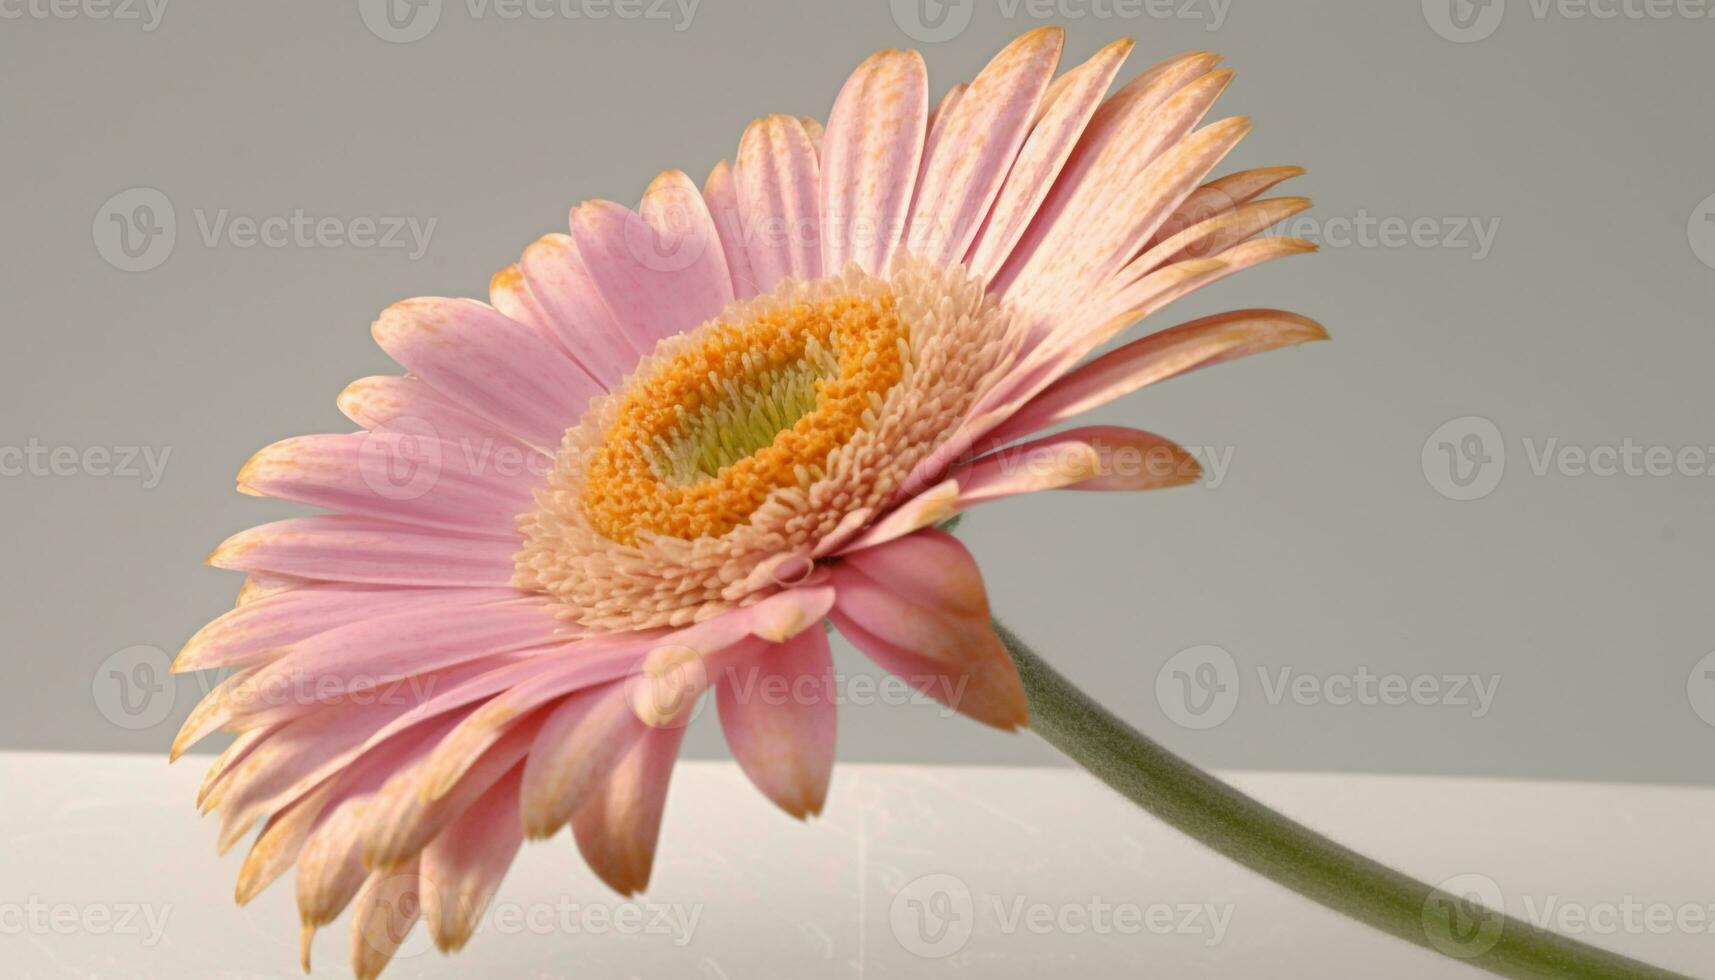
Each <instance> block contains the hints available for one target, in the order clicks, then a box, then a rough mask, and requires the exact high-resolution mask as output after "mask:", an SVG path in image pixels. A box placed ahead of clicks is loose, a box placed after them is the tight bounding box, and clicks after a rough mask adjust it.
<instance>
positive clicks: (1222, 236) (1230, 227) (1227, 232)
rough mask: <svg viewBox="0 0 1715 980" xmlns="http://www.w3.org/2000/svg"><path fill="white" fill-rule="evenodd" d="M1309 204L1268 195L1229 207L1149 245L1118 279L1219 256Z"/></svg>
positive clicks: (1296, 199) (1307, 199)
mask: <svg viewBox="0 0 1715 980" xmlns="http://www.w3.org/2000/svg"><path fill="white" fill-rule="evenodd" d="M1309 206H1310V199H1309V198H1308V197H1272V198H1269V199H1267V200H1263V201H1252V202H1250V203H1248V204H1241V205H1238V206H1237V207H1234V208H1230V209H1228V210H1226V211H1223V212H1221V213H1220V214H1217V215H1214V216H1213V217H1210V218H1207V219H1205V220H1203V221H1199V222H1197V223H1196V224H1194V225H1191V226H1189V227H1187V228H1185V229H1184V230H1183V231H1181V232H1179V233H1178V234H1177V235H1173V236H1171V237H1169V238H1166V239H1163V240H1161V241H1160V242H1158V243H1156V244H1155V245H1153V246H1151V247H1150V248H1149V249H1147V250H1146V251H1145V252H1144V253H1143V254H1142V255H1140V256H1138V257H1137V258H1135V259H1133V260H1132V261H1131V263H1130V264H1128V265H1127V266H1126V267H1125V269H1123V270H1121V272H1120V276H1119V278H1121V279H1132V278H1136V277H1137V276H1139V275H1142V274H1143V273H1145V272H1147V271H1148V270H1150V269H1154V268H1157V267H1159V266H1162V265H1165V264H1167V263H1169V262H1178V261H1183V260H1184V259H1200V258H1207V257H1209V256H1211V255H1219V254H1221V253H1222V252H1225V251H1226V250H1227V249H1229V248H1232V247H1233V246H1234V245H1237V244H1238V243H1240V242H1242V241H1244V240H1245V239H1247V238H1250V237H1251V236H1252V235H1255V234H1257V233H1259V232H1261V231H1263V230H1265V229H1267V228H1270V227H1273V226H1274V225H1276V224H1279V223H1280V222H1282V221H1285V220H1286V219H1287V218H1290V217H1292V216H1293V215H1295V214H1297V213H1299V212H1300V211H1303V210H1304V209H1305V208H1308V207H1309Z"/></svg>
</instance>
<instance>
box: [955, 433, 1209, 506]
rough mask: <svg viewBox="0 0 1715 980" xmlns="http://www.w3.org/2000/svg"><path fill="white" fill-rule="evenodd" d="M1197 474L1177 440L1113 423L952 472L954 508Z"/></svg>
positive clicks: (1179, 480) (1174, 481)
mask: <svg viewBox="0 0 1715 980" xmlns="http://www.w3.org/2000/svg"><path fill="white" fill-rule="evenodd" d="M1201 475H1202V469H1201V467H1199V466H1198V464H1197V461H1196V459H1194V458H1193V457H1192V456H1191V454H1190V453H1188V452H1186V451H1185V450H1184V449H1183V448H1181V447H1180V446H1179V445H1178V444H1176V443H1174V442H1172V441H1170V440H1168V439H1164V438H1162V437H1161V436H1158V435H1155V434H1154V433H1151V432H1144V431H1142V430H1140V429H1129V428H1125V427H1123V426H1114V425H1095V426H1087V427H1084V428H1078V429H1068V430H1067V431H1065V432H1059V433H1055V434H1054V435H1051V436H1045V437H1043V438H1041V439H1038V440H1035V441H1033V442H1027V443H1022V444H1020V445H1017V446H1008V447H1006V448H1005V449H1000V450H996V451H995V452H993V453H990V454H988V455H986V456H984V457H982V458H980V459H977V460H974V461H972V462H971V463H969V464H967V465H965V466H962V467H960V468H958V469H956V470H954V471H953V478H954V479H955V480H957V481H958V483H959V509H960V510H963V509H965V508H967V507H971V506H974V505H976V504H982V503H988V502H990V501H993V500H999V499H1001V498H1003V497H1012V496H1017V495H1018V494H1023V493H1034V492H1036V491H1038V490H1155V489H1160V488H1163V487H1177V486H1183V485H1185V484H1187V483H1192V482H1195V481H1196V479H1197V478H1198V477H1199V476H1201Z"/></svg>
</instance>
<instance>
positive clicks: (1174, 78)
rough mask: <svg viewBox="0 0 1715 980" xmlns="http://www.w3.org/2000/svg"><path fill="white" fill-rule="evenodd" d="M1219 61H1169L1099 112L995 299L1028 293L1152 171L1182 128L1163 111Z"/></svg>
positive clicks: (998, 282)
mask: <svg viewBox="0 0 1715 980" xmlns="http://www.w3.org/2000/svg"><path fill="white" fill-rule="evenodd" d="M1219 60H1220V59H1219V57H1218V56H1216V55H1212V54H1208V53H1207V52H1194V53H1192V54H1185V55H1179V56H1178V57H1176V58H1171V59H1168V60H1167V61H1164V62H1162V63H1160V64H1158V65H1156V66H1154V67H1152V68H1150V69H1149V70H1148V71H1146V72H1144V73H1143V74H1142V75H1140V76H1138V77H1137V78H1135V79H1133V80H1132V81H1131V82H1130V83H1129V84H1127V85H1126V86H1125V87H1124V88H1122V89H1120V91H1119V92H1117V93H1115V95H1114V96H1113V97H1112V98H1110V99H1109V100H1108V101H1107V102H1105V103H1103V104H1102V106H1101V107H1100V108H1099V109H1097V110H1096V112H1095V114H1094V116H1093V117H1092V118H1091V119H1090V121H1089V123H1088V125H1086V126H1085V127H1084V128H1083V132H1082V134H1081V135H1080V136H1079V138H1078V143H1077V146H1076V148H1075V149H1074V150H1073V151H1072V155H1071V157H1070V158H1069V159H1067V161H1066V163H1065V165H1064V167H1062V168H1061V170H1060V173H1059V176H1058V177H1057V178H1056V179H1055V181H1054V186H1053V188H1052V189H1051V190H1049V192H1048V196H1047V198H1046V199H1045V200H1044V201H1043V202H1042V204H1041V205H1040V207H1038V208H1037V210H1036V214H1035V217H1034V219H1033V220H1032V222H1031V224H1030V226H1029V228H1028V229H1027V230H1026V231H1025V233H1024V235H1023V236H1022V237H1020V238H1019V240H1018V242H1017V244H1016V245H1015V246H1014V247H1013V248H1012V249H1011V251H1010V254H1009V255H1008V256H1007V259H1006V263H1005V265H1004V266H1002V267H1001V269H1000V271H999V272H998V273H997V274H996V275H995V278H994V283H993V288H994V289H995V290H996V291H998V292H1001V293H1005V292H1007V291H1008V290H1009V289H1010V287H1011V285H1012V284H1013V283H1014V282H1018V281H1022V282H1024V284H1026V285H1028V279H1024V278H1023V277H1024V275H1025V273H1026V272H1027V271H1029V270H1031V269H1032V267H1033V266H1040V265H1041V264H1042V263H1043V262H1045V261H1047V259H1049V258H1050V257H1052V256H1053V255H1054V254H1055V253H1056V251H1057V250H1058V249H1060V248H1062V247H1064V245H1065V244H1066V243H1068V242H1072V241H1075V240H1076V239H1077V238H1078V237H1079V236H1080V235H1082V234H1083V232H1084V231H1085V229H1086V228H1087V227H1088V226H1089V224H1090V223H1091V222H1093V220H1094V219H1095V218H1096V217H1097V216H1098V215H1099V213H1100V207H1101V205H1102V202H1104V201H1107V200H1109V199H1111V198H1112V197H1113V196H1114V195H1115V194H1116V193H1118V191H1119V190H1120V189H1121V188H1122V187H1124V186H1125V185H1127V184H1129V183H1130V181H1129V178H1130V177H1132V176H1133V175H1135V174H1137V173H1138V172H1139V171H1141V170H1142V169H1143V168H1144V167H1146V166H1148V165H1149V163H1150V159H1151V158H1150V157H1147V156H1142V155H1141V154H1143V153H1146V152H1149V151H1150V149H1151V148H1152V147H1154V148H1157V149H1158V148H1159V146H1160V145H1162V140H1161V137H1162V136H1163V135H1165V134H1166V133H1167V132H1170V131H1172V130H1173V129H1176V128H1178V124H1179V123H1182V122H1183V121H1184V120H1182V119H1177V118H1171V119H1163V118H1161V117H1158V116H1157V110H1158V109H1160V108H1161V107H1162V106H1163V105H1164V104H1165V103H1166V102H1167V101H1168V99H1170V98H1171V97H1172V96H1173V94H1174V93H1176V92H1178V91H1179V90H1180V89H1182V88H1184V87H1185V86H1186V85H1187V84H1189V83H1191V82H1192V81H1194V80H1196V79H1198V78H1201V77H1204V76H1205V75H1206V74H1207V73H1208V71H1209V69H1210V68H1212V67H1213V66H1214V65H1215V63H1216V62H1217V61H1219ZM1152 123H1153V124H1154V125H1153V126H1152V125H1151V124H1152Z"/></svg>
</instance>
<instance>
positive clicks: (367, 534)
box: [208, 514, 518, 588]
mask: <svg viewBox="0 0 1715 980" xmlns="http://www.w3.org/2000/svg"><path fill="white" fill-rule="evenodd" d="M517 550H518V544H517V542H516V541H507V540H504V539H501V538H491V537H477V536H473V535H463V534H450V533H447V532H445V531H434V530H428V529H425V528H417V527H411V526H409V525H406V524H393V523H390V522H388V521H378V520H374V519H373V518H368V517H350V516H346V515H343V514H328V515H322V516H318V517H295V518H291V519H289V520H284V521H275V522H273V523H271V524H262V525H259V526H257V527H253V528H250V529H249V530H245V531H240V532H239V533H237V534H235V535H233V536H232V537H230V538H228V539H226V541H225V542H223V543H222V544H221V545H220V547H219V548H217V549H215V552H214V554H212V555H210V556H209V558H208V563H209V564H211V565H213V566H215V567H216V568H228V569H233V570H236V571H241V572H272V573H277V574H282V575H297V576H302V577H304V578H310V579H317V580H320V581H331V582H354V583H370V584H375V585H420V586H460V587H465V588H494V587H498V586H504V585H506V584H507V583H508V582H510V581H511V580H512V555H513V553H515V552H516V551H517Z"/></svg>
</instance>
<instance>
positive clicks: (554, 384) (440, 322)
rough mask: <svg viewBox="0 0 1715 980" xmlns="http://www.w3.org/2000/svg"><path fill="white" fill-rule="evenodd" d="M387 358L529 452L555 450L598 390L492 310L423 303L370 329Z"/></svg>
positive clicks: (550, 347) (411, 303)
mask: <svg viewBox="0 0 1715 980" xmlns="http://www.w3.org/2000/svg"><path fill="white" fill-rule="evenodd" d="M371 332H372V333H373V334H374V335H375V342H376V343H378V344H380V345H381V349H382V350H384V351H386V352H387V353H388V355H389V356H391V357H392V358H393V359H394V360H396V361H398V362H399V363H400V364H403V365H404V366H405V367H406V368H408V369H409V370H410V371H411V373H412V374H414V375H416V376H418V377H420V378H422V379H423V380H424V381H427V382H428V383H429V384H431V385H433V386H434V387H435V389H436V390H437V391H439V392H441V393H442V394H444V395H446V396H447V397H448V398H450V399H452V400H453V401H455V402H457V403H458V404H459V405H461V406H463V407H465V408H466V409H468V410H469V411H471V412H472V413H473V414H476V415H479V416H481V417H482V418H485V419H487V420H488V421H490V422H492V423H494V424H495V425H497V426H499V427H500V428H502V429H504V430H505V431H507V432H509V433H512V434H513V435H516V436H518V437H519V438H520V439H523V440H524V441H526V442H528V443H530V444H531V445H533V446H537V447H541V448H548V447H552V446H557V445H559V443H560V437H561V436H562V435H563V434H564V433H565V430H566V429H567V428H568V427H569V426H571V425H573V424H574V423H576V422H577V420H578V419H579V418H580V417H581V416H582V415H583V413H584V409H585V408H587V407H588V406H589V402H590V399H591V398H592V397H594V396H596V395H599V394H601V393H603V391H604V390H605V389H604V388H603V386H602V385H601V383H600V382H598V381H597V380H596V379H595V378H593V377H591V376H590V374H589V373H588V372H586V371H585V370H584V369H583V368H582V367H581V366H579V365H578V364H577V363H576V362H574V361H572V360H571V359H570V358H569V357H567V356H566V355H565V354H564V353H562V352H561V350H560V349H559V348H558V347H556V346H555V345H554V344H553V343H551V342H549V341H548V340H547V339H545V338H543V337H542V336H540V335H539V334H537V333H536V332H535V331H534V330H532V329H530V328H529V327H527V326H525V325H524V324H522V323H518V322H517V321H514V320H510V319H508V318H506V317H504V316H502V315H501V314H500V313H499V312H498V311H496V310H495V309H494V308H493V307H490V306H488V305H486V304H484V303H479V302H477V301H475V300H470V299H441V298H438V297H423V298H420V299H409V300H405V301H404V302H402V303H395V304H393V305H392V306H390V307H388V308H387V309H386V310H384V311H383V312H382V314H381V317H380V319H378V320H376V321H375V325H374V327H373V329H372V331H371Z"/></svg>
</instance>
